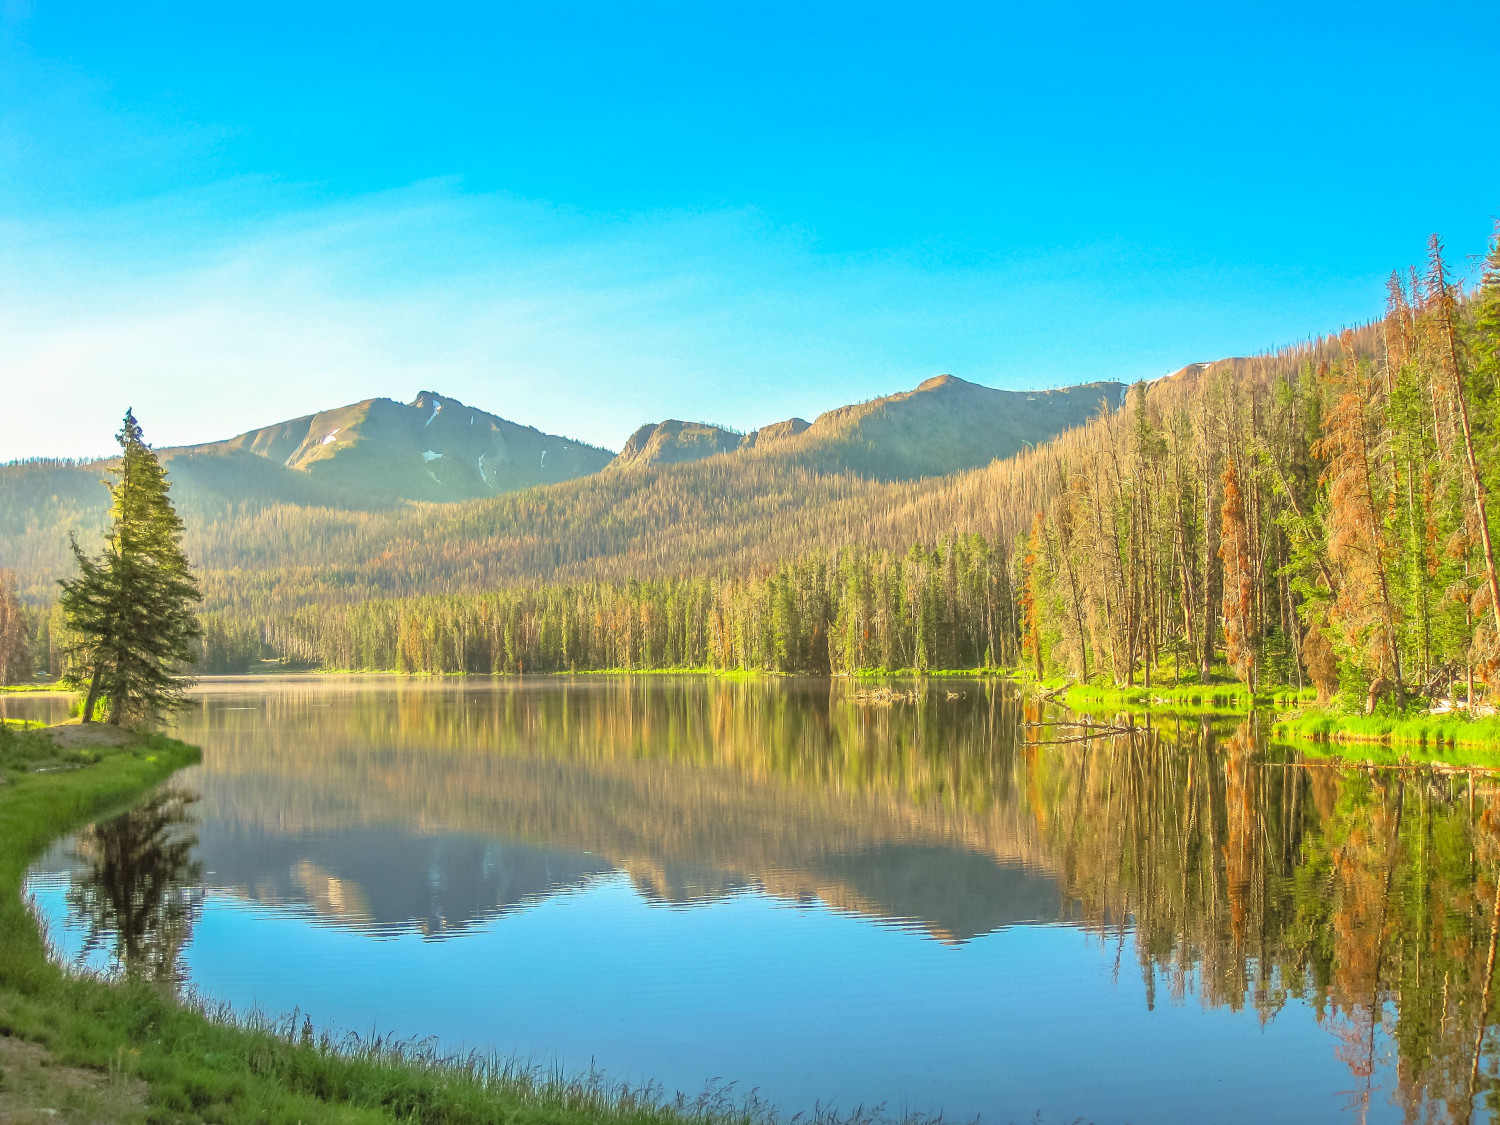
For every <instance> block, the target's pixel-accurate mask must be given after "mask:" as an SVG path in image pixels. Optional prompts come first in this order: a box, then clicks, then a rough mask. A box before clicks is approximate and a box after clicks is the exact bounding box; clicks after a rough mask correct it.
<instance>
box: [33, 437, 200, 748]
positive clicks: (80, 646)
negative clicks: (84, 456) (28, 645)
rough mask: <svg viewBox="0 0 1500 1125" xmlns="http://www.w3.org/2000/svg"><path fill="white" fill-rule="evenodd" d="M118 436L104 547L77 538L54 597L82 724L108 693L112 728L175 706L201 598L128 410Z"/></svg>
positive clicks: (178, 523) (163, 486) (159, 471)
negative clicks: (91, 551) (70, 571)
mask: <svg viewBox="0 0 1500 1125" xmlns="http://www.w3.org/2000/svg"><path fill="white" fill-rule="evenodd" d="M116 439H117V440H118V441H119V443H120V451H121V456H120V463H119V465H118V467H116V468H114V469H112V470H111V472H112V473H113V475H114V477H115V480H114V482H113V483H112V484H111V485H110V494H111V496H112V498H113V500H114V504H113V506H112V508H111V511H110V529H109V532H108V534H107V535H106V536H105V542H104V550H103V552H102V553H100V554H99V555H98V556H97V557H94V558H90V557H89V556H88V555H85V554H84V553H83V551H82V550H81V549H80V548H79V546H78V544H77V543H76V542H75V543H74V544H73V554H74V557H75V558H76V559H77V562H78V576H77V577H76V578H72V579H65V580H63V581H62V582H61V583H60V585H61V586H62V588H63V592H62V596H61V597H60V598H59V601H60V602H61V604H62V607H63V612H64V614H65V616H66V619H67V624H68V629H69V632H70V634H71V643H70V646H69V658H70V661H71V665H72V667H71V672H70V678H71V679H72V680H73V681H74V682H75V683H77V684H79V685H80V686H82V685H84V684H87V685H88V694H87V696H86V697H85V699H84V705H83V721H84V722H86V723H87V722H92V721H93V719H94V712H95V711H96V709H97V707H98V704H99V701H100V700H101V699H104V700H107V701H108V703H109V721H110V722H111V723H112V724H115V725H119V724H121V723H123V722H125V721H127V720H128V721H131V722H142V723H155V722H158V721H160V720H161V719H162V718H163V717H164V716H165V715H167V714H168V713H169V712H171V711H172V710H174V709H175V708H177V707H178V706H180V705H181V702H182V697H183V692H184V691H185V689H186V688H187V686H188V685H189V682H190V681H189V680H187V679H186V678H185V677H184V676H182V675H181V674H180V670H181V668H182V667H183V666H184V665H186V664H188V663H189V662H190V661H191V660H192V659H193V656H194V652H193V642H194V641H195V640H196V639H197V638H198V636H199V627H198V618H197V613H196V606H197V604H198V602H199V601H201V600H202V594H201V593H200V592H199V590H198V582H197V579H196V578H194V576H193V574H192V571H191V570H190V569H189V567H188V561H187V557H186V556H185V555H184V554H183V553H182V531H183V528H182V520H181V519H180V518H179V517H178V515H177V512H176V511H175V510H174V509H173V507H172V501H171V499H170V498H169V496H168V494H167V492H168V482H167V475H166V471H165V470H164V469H163V468H162V467H161V463H160V462H159V461H158V460H157V459H156V454H155V453H153V452H152V451H151V449H150V447H149V446H147V445H146V442H145V439H144V437H143V435H142V433H141V427H140V423H138V422H137V421H136V419H135V415H134V414H133V413H132V412H131V411H128V410H127V411H126V412H125V424H124V427H123V428H122V429H121V431H120V432H119V434H117V435H116Z"/></svg>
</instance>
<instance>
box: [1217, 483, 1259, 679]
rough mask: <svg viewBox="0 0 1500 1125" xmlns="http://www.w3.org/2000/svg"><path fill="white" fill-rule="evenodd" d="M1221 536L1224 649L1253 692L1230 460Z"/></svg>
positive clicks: (1240, 525)
mask: <svg viewBox="0 0 1500 1125" xmlns="http://www.w3.org/2000/svg"><path fill="white" fill-rule="evenodd" d="M1222 479H1223V482H1224V507H1223V511H1222V513H1221V523H1222V526H1223V536H1222V538H1221V539H1220V542H1219V558H1220V560H1222V562H1223V564H1224V650H1225V655H1226V656H1227V657H1228V659H1229V665H1230V667H1231V668H1233V669H1234V674H1235V675H1236V676H1238V677H1239V678H1240V679H1241V680H1243V681H1244V683H1245V686H1246V687H1248V688H1249V689H1250V690H1251V691H1254V690H1255V582H1254V574H1253V572H1252V570H1251V561H1250V542H1249V536H1248V533H1247V530H1246V527H1245V502H1244V494H1243V493H1242V492H1241V491H1240V478H1239V473H1238V471H1237V470H1236V468H1235V464H1234V458H1233V457H1231V458H1229V460H1228V462H1227V464H1226V465H1225V467H1224V476H1223V478H1222Z"/></svg>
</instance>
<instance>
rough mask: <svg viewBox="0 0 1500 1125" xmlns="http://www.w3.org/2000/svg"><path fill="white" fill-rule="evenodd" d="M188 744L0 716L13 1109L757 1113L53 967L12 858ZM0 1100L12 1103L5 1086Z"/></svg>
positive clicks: (375, 1118)
mask: <svg viewBox="0 0 1500 1125" xmlns="http://www.w3.org/2000/svg"><path fill="white" fill-rule="evenodd" d="M198 759H199V752H198V750H197V749H196V748H195V747H192V746H188V745H186V744H184V743H181V742H176V741H173V740H171V739H168V738H164V737H161V736H150V737H141V738H136V739H133V740H131V741H129V742H128V743H127V744H125V745H123V746H117V747H108V746H104V747H88V748H79V749H71V750H70V749H68V748H66V747H63V746H60V745H59V744H58V743H57V741H55V740H54V739H53V738H52V737H51V735H50V733H49V732H48V731H45V730H35V729H29V730H28V729H18V728H15V727H6V728H0V1046H4V1047H6V1048H7V1052H6V1054H5V1056H4V1057H5V1059H6V1060H7V1062H6V1069H5V1071H4V1073H3V1074H0V1095H3V1096H4V1097H7V1098H12V1099H14V1098H15V1097H17V1096H28V1097H31V1098H32V1100H33V1102H35V1104H32V1105H29V1106H28V1105H22V1106H21V1107H20V1108H19V1111H18V1112H21V1113H27V1115H28V1117H27V1119H30V1117H32V1116H34V1117H35V1118H36V1119H37V1120H43V1119H46V1120H58V1121H71V1120H78V1121H93V1120H99V1119H108V1120H112V1121H115V1122H117V1123H133V1122H142V1123H144V1122H148V1121H149V1122H198V1121H215V1122H224V1123H228V1125H238V1123H244V1125H251V1123H257V1125H259V1123H270V1125H282V1123H284V1125H293V1123H303V1125H314V1123H323V1122H328V1123H333V1122H338V1123H341V1125H363V1123H376V1122H397V1121H400V1122H426V1123H431V1125H437V1123H444V1125H449V1123H452V1125H470V1123H472V1125H479V1123H481V1122H494V1121H505V1122H509V1123H513V1125H531V1123H537V1125H540V1123H542V1122H548V1123H553V1122H556V1123H561V1125H571V1123H575V1122H577V1123H582V1122H606V1123H621V1125H625V1123H630V1125H686V1123H688V1122H691V1123H692V1125H751V1123H759V1122H765V1121H767V1120H769V1119H770V1114H769V1113H768V1112H767V1111H766V1110H765V1109H764V1107H759V1106H756V1105H753V1104H750V1105H746V1104H741V1103H738V1102H735V1101H733V1100H732V1099H730V1098H728V1097H726V1096H723V1095H705V1096H704V1097H703V1098H701V1099H699V1100H697V1101H667V1100H664V1099H663V1098H661V1097H660V1096H659V1094H657V1093H656V1092H654V1091H652V1090H650V1089H647V1090H644V1091H634V1090H629V1089H626V1088H623V1087H622V1088H612V1087H609V1086H607V1085H605V1084H603V1083H602V1082H598V1081H589V1080H584V1081H575V1080H569V1079H565V1078H562V1077H559V1076H557V1075H548V1074H541V1073H538V1072H536V1071H532V1070H528V1069H526V1068H524V1067H518V1066H515V1065H513V1064H510V1063H507V1062H504V1061H502V1060H495V1059H486V1058H480V1057H477V1056H475V1057H470V1058H465V1059H457V1060H452V1059H445V1058H441V1057H438V1056H436V1055H435V1054H433V1053H431V1052H430V1051H427V1050H424V1049H422V1048H420V1047H416V1048H403V1047H402V1046H401V1045H396V1046H391V1045H388V1044H383V1043H378V1042H377V1043H374V1044H369V1043H363V1042H359V1041H354V1040H346V1041H340V1042H335V1041H332V1040H330V1039H328V1038H327V1037H326V1036H324V1037H317V1038H315V1037H314V1036H313V1035H312V1033H311V1031H310V1029H308V1030H306V1031H304V1030H303V1029H302V1028H298V1027H297V1026H296V1024H295V1022H294V1021H292V1020H287V1021H284V1022H282V1023H279V1024H272V1023H264V1022H262V1023H257V1022H255V1021H249V1020H236V1019H234V1018H231V1017H230V1016H228V1015H227V1014H226V1013H224V1012H222V1011H216V1010H211V1009H208V1008H205V1007H204V1006H202V1005H199V1004H196V1003H194V1002H192V1001H191V1000H188V1001H184V1000H181V999H178V998H176V997H175V996H173V995H172V994H171V993H170V991H169V990H166V989H164V988H163V987H161V986H159V985H155V984H150V983H145V982H140V981H129V980H119V981H110V980H103V979H100V978H98V977H95V976H90V975H84V974H73V973H69V972H65V971H64V970H63V969H61V968H60V967H58V966H57V965H55V964H54V963H53V962H52V961H51V960H50V959H49V957H48V951H47V947H46V942H45V940H44V938H43V936H42V934H41V932H40V930H39V929H38V926H37V924H36V920H35V919H34V917H33V916H32V914H31V911H30V909H29V908H28V907H27V905H26V903H25V902H23V901H22V897H21V891H22V886H23V881H24V879H25V875H26V870H27V868H28V867H29V866H30V864H31V863H33V862H34V861H35V860H36V859H37V857H38V856H40V855H41V853H42V852H43V851H44V850H45V849H46V848H47V846H48V845H49V844H50V843H51V842H52V841H53V840H55V839H57V838H58V837H59V836H61V835H63V834H65V833H67V832H69V831H71V830H75V829H77V828H78V827H80V826H81V825H83V824H85V823H87V822H89V821H90V820H92V819H95V818H98V817H100V816H104V815H107V814H110V813H112V812H114V811H117V810H122V809H123V808H124V807H125V806H127V805H129V804H130V803H131V802H132V801H134V800H135V799H136V798H138V797H140V796H141V795H142V794H143V793H145V792H146V791H147V790H149V789H150V788H151V787H152V786H154V785H157V784H159V783H161V782H162V781H164V780H165V779H166V778H168V777H169V776H170V775H171V774H172V773H174V772H175V771H176V770H178V769H180V768H182V767H183V766H187V765H190V764H192V763H193V762H196V761H198ZM25 1057H31V1058H32V1062H33V1063H34V1064H35V1065H30V1066H29V1067H28V1068H27V1069H25V1070H24V1071H16V1070H15V1064H14V1062H13V1060H14V1059H16V1058H25ZM38 1059H40V1061H39V1062H38V1061H37V1060H38ZM66 1075H74V1076H80V1077H78V1078H77V1080H76V1081H74V1082H73V1083H72V1085H70V1086H67V1087H66V1088H64V1087H63V1086H60V1085H59V1084H58V1083H59V1081H60V1079H59V1076H66ZM49 1076H50V1081H51V1085H50V1086H49V1085H47V1084H46V1083H47V1080H48V1079H49ZM37 1083H41V1085H37ZM16 1090H20V1091H21V1094H20V1095H17V1094H16V1093H15V1091H16ZM38 1090H41V1091H42V1092H41V1093H38V1092H37V1091H38ZM36 1099H46V1101H37V1100H36ZM59 1099H60V1100H59ZM69 1099H71V1101H70V1100H69ZM5 1108H6V1110H7V1112H17V1107H16V1106H15V1105H13V1104H10V1105H6V1106H5ZM51 1111H56V1112H55V1113H54V1112H51Z"/></svg>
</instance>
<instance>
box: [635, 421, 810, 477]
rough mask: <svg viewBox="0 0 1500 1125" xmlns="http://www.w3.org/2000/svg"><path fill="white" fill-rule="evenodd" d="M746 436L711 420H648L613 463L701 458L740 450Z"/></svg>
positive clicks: (665, 462) (662, 462)
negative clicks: (714, 423)
mask: <svg viewBox="0 0 1500 1125" xmlns="http://www.w3.org/2000/svg"><path fill="white" fill-rule="evenodd" d="M806 424H807V423H805V422H804V423H803V425H804V426H805V425H806ZM745 438H746V435H744V434H737V433H735V432H734V431H733V430H726V429H723V428H722V427H720V426H711V425H709V424H708V423H707V422H682V421H679V420H677V419H676V418H668V419H667V420H666V421H665V422H652V423H647V424H646V425H644V426H642V427H641V428H640V429H638V430H636V432H635V433H633V434H631V435H630V440H629V441H627V442H626V443H625V447H624V448H623V449H621V450H620V453H619V455H618V456H617V457H616V458H615V459H614V460H613V461H612V462H611V463H610V464H611V467H613V468H627V467H630V466H639V465H678V464H681V463H683V462H684V461H701V460H703V458H705V457H712V456H713V455H714V454H716V453H731V452H733V451H735V450H737V449H739V448H740V447H741V446H742V445H743V444H744V443H745Z"/></svg>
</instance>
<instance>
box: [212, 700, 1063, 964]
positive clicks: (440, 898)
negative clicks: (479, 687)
mask: <svg viewBox="0 0 1500 1125" xmlns="http://www.w3.org/2000/svg"><path fill="white" fill-rule="evenodd" d="M955 695H957V693H955ZM330 703H333V704H334V705H333V706H328V704H330ZM955 704H957V706H956V705H955ZM1019 715H1020V713H1019V711H1018V710H1017V709H1016V705H1015V701H1014V699H1013V697H1012V696H1010V695H1009V694H1007V693H1005V692H1002V691H996V690H994V689H993V686H991V687H983V688H975V689H973V690H972V692H970V691H969V690H968V689H966V690H965V693H964V694H963V696H962V697H960V698H956V699H955V700H952V701H950V700H948V699H947V698H946V693H944V696H943V698H942V700H941V702H939V700H938V699H936V698H935V699H934V700H932V701H931V702H930V703H929V704H926V705H920V706H905V707H901V708H883V709H870V708H862V707H858V706H855V705H853V704H851V703H849V702H846V701H843V700H838V699H833V698H830V694H829V689H828V686H827V684H826V683H823V684H818V685H816V686H813V685H810V684H798V683H794V684H792V685H790V686H787V685H778V687H777V689H776V690H775V691H772V692H768V691H766V690H765V689H764V688H763V687H762V686H760V685H737V684H718V683H712V682H711V683H708V684H704V683H703V682H701V681H682V680H671V679H662V680H641V679H632V680H629V681H619V680H606V681H596V682H588V683H585V684H582V685H576V686H575V685H570V684H558V683H555V682H554V683H552V684H549V685H548V686H547V688H546V689H544V690H531V689H529V688H516V689H513V690H506V689H502V690H499V691H476V690H475V689H472V688H471V689H468V690H467V691H466V690H464V689H462V688H460V689H457V690H455V691H443V690H440V689H426V690H421V691H417V692H407V691H402V690H395V691H389V692H372V691H369V690H368V689H366V690H363V691H358V692H355V693H350V694H348V695H346V696H340V695H338V694H337V693H334V694H332V695H330V694H329V693H328V692H326V691H325V692H322V693H318V694H316V695H308V696H300V697H299V696H297V695H291V696H284V695H281V694H280V693H275V694H272V695H270V696H268V697H267V698H266V701H265V710H264V711H261V710H259V709H257V710H256V711H243V710H231V709H229V708H226V707H215V706H214V705H213V704H212V702H211V703H210V705H209V706H208V707H206V708H205V710H204V712H203V713H202V714H201V715H200V716H198V717H197V722H199V723H201V724H202V727H201V729H188V730H185V731H184V732H183V736H184V737H186V738H190V739H194V740H196V741H200V742H202V743H203V744H204V745H205V746H206V747H207V748H208V751H209V752H208V754H207V755H206V760H205V766H204V767H203V769H202V771H200V772H198V774H197V777H198V780H199V783H200V785H201V788H202V792H203V803H204V810H205V818H204V819H205V826H204V829H203V832H202V841H201V846H200V849H199V854H200V856H201V858H202V860H203V863H204V865H205V868H206V870H207V871H209V872H210V876H209V878H210V881H211V882H212V883H213V884H214V885H216V886H219V887H223V888H228V889H233V890H235V891H236V892H237V893H239V894H241V895H244V896H245V897H248V898H251V899H255V900H258V901H263V902H267V903H277V904H286V905H296V906H298V907H300V908H303V909H310V910H312V911H314V912H315V913H316V914H317V916H318V917H320V918H321V919H323V920H325V921H328V922H332V923H335V924H338V925H344V926H355V927H361V928H367V929H371V930H374V931H377V932H394V931H399V930H402V929H418V930H420V931H422V932H424V933H426V934H429V935H432V936H439V935H441V934H443V933H447V932H453V931H455V930H461V929H462V928H464V927H465V926H467V925H469V924H471V923H473V922H475V921H478V920H482V919H484V918H488V917H491V916H493V915H495V914H497V913H502V912H505V911H507V910H511V909H515V908H517V907H520V906H524V905H527V904H530V903H534V902H536V901H538V900H540V899H541V898H544V897H546V896H547V895H550V894H556V893H560V892H565V891H568V890H570V889H574V888H577V887H580V886H583V885H585V884H586V883H588V882H589V881H590V880H593V879H596V878H598V877H600V876H603V875H606V874H610V873H623V874H624V875H625V876H627V877H628V878H629V879H630V881H631V882H632V883H633V884H634V886H635V887H636V889H637V890H638V891H639V892H640V893H641V894H642V895H643V896H645V897H646V898H647V899H649V900H650V901H653V902H657V903H660V904H663V905H675V906H682V905H687V904H692V903H697V902H705V901H712V900H715V899H720V898H724V897H726V896H729V895H734V894H738V893H741V892H743V891H746V890H750V889H754V890H757V891H763V892H765V893H768V894H771V895H774V896H777V897H780V898H783V899H785V900H788V901H791V902H821V903H825V904H827V905H829V906H832V907H834V908H836V909H840V910H847V911H850V912H855V913H858V914H862V915H867V916H871V917H875V918H878V919H881V920H889V921H892V922H896V923H900V924H903V925H909V926H915V927H917V928H918V929H920V930H923V931H925V932H927V933H929V934H930V935H931V936H933V937H936V938H938V939H940V940H943V941H949V942H953V941H966V940H970V939H972V938H974V937H976V936H978V935H981V934H984V933H988V932H991V931H993V930H995V929H998V928H1001V927H1003V926H1007V925H1012V924H1016V923H1019V922H1041V921H1056V920H1058V919H1060V918H1063V917H1066V916H1068V913H1069V909H1068V906H1067V903H1066V902H1065V899H1064V896H1063V894H1062V892H1061V888H1060V885H1059V883H1058V881H1057V878H1056V874H1055V870H1054V869H1053V866H1052V865H1051V864H1050V863H1047V862H1044V861H1043V857H1042V856H1041V854H1040V851H1039V848H1038V844H1037V838H1036V836H1037V834H1036V830H1035V826H1034V825H1031V824H1029V823H1027V822H1025V821H1024V820H1023V819H1018V818H1017V814H1018V813H1019V812H1021V811H1022V810H1021V807H1020V806H1019V805H1017V804H1016V803H1015V802H1014V801H997V800H996V799H995V798H996V795H997V794H996V791H995V783H996V781H997V780H999V779H998V778H997V776H996V775H995V774H994V773H993V765H994V750H995V747H996V746H997V745H1006V744H1010V743H1013V742H1014V741H1015V734H1016V731H1017V730H1018V729H1019V725H1018V724H1019ZM314 748H315V749H314Z"/></svg>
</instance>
